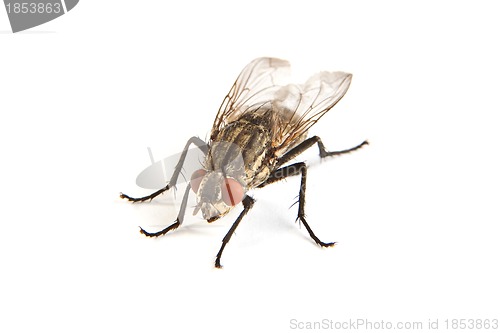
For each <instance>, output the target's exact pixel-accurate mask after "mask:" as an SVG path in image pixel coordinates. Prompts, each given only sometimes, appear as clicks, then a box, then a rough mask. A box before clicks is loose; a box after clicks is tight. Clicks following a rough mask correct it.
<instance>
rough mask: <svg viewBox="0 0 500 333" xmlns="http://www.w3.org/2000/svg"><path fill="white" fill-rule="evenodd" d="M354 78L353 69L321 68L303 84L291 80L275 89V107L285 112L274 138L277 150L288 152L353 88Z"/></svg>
mask: <svg viewBox="0 0 500 333" xmlns="http://www.w3.org/2000/svg"><path fill="white" fill-rule="evenodd" d="M351 78H352V75H351V74H349V73H344V72H321V73H318V74H315V75H313V76H312V77H311V78H310V79H309V80H307V81H306V83H305V84H303V85H294V84H289V85H287V86H283V87H281V89H279V90H278V91H277V92H276V93H275V97H274V99H273V102H272V107H273V110H275V111H276V113H278V114H280V115H281V117H280V123H281V124H280V125H279V126H278V127H277V130H276V132H275V136H274V140H273V142H275V144H276V145H275V148H276V151H277V154H282V153H284V151H286V150H287V149H288V148H289V147H290V145H291V144H292V143H293V142H294V141H296V140H297V139H298V138H300V137H301V136H302V135H304V134H305V133H306V132H307V130H308V129H309V128H310V127H311V126H313V125H314V124H315V123H316V122H317V121H318V120H319V119H320V118H321V117H322V116H323V115H325V113H327V112H328V111H329V110H330V109H331V108H332V107H334V106H335V104H337V103H338V101H339V100H340V99H341V98H342V97H343V96H344V94H345V93H346V92H347V89H349V85H350V83H351ZM290 148H291V147H290Z"/></svg>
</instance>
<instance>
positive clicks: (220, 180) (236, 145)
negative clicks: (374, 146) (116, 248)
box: [120, 58, 368, 268]
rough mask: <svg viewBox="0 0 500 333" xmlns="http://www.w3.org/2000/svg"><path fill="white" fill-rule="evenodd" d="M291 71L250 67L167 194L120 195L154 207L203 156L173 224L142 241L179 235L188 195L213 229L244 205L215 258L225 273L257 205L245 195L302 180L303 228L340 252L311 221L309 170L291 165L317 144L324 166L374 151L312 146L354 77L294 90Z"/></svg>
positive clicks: (285, 66) (332, 76)
mask: <svg viewBox="0 0 500 333" xmlns="http://www.w3.org/2000/svg"><path fill="white" fill-rule="evenodd" d="M289 70H290V65H289V63H288V62H287V61H285V60H281V59H276V58H258V59H255V60H254V61H252V62H251V63H250V64H248V65H247V66H246V67H245V68H244V69H243V71H242V72H241V73H240V75H239V76H238V78H237V79H236V82H235V83H234V84H233V86H232V87H231V89H230V91H229V93H228V94H227V96H226V97H225V98H224V100H223V102H222V104H221V106H220V108H219V111H218V112H217V116H216V117H215V121H214V123H213V126H212V130H211V133H210V138H209V140H208V142H207V143H205V142H204V141H203V140H201V139H199V138H197V137H192V138H191V139H189V140H188V142H187V143H186V145H185V147H184V150H183V153H182V154H181V156H180V158H179V162H178V163H177V165H176V167H175V170H174V172H173V174H172V177H171V178H170V180H169V182H168V183H167V184H166V186H165V187H163V188H161V189H159V190H158V191H156V192H154V193H152V194H150V195H148V196H145V197H142V198H133V197H130V196H128V195H126V194H123V193H122V194H120V197H121V198H124V199H128V200H130V201H133V202H142V201H147V200H152V199H153V198H155V197H156V196H158V195H159V194H161V193H163V192H165V191H168V190H169V189H171V188H173V187H175V185H176V184H177V181H178V177H179V174H180V173H181V170H182V168H183V164H184V161H185V159H186V155H187V151H188V149H189V147H190V146H191V145H192V144H194V145H195V146H197V147H198V148H199V149H200V150H201V151H202V152H203V154H204V156H205V159H204V161H203V164H202V167H201V168H200V169H199V170H196V171H194V172H193V174H192V176H191V180H190V182H189V183H188V185H187V188H186V190H185V193H184V195H183V198H182V203H181V207H180V209H179V214H178V217H177V219H176V220H175V222H174V223H173V224H171V225H169V226H167V227H166V228H164V229H163V230H160V231H158V232H148V231H146V230H144V229H142V228H141V233H142V234H144V235H146V236H148V237H156V236H160V235H163V234H166V233H167V232H169V231H171V230H174V229H176V228H178V227H179V226H180V225H181V224H182V222H183V220H184V215H185V212H186V205H187V200H188V196H189V194H190V190H192V191H193V193H194V194H195V195H196V202H197V204H196V206H195V208H194V214H197V213H198V212H201V214H202V216H203V218H204V219H205V220H207V221H208V222H213V221H215V220H217V219H219V218H220V217H222V216H224V215H225V214H227V213H228V212H229V211H230V210H231V209H232V208H234V207H235V206H236V205H238V204H239V203H242V205H243V210H242V211H241V213H240V214H239V216H238V218H237V219H236V221H235V222H234V223H233V225H232V226H231V228H230V229H229V231H228V232H227V234H226V236H225V237H224V238H223V240H222V246H221V248H220V250H219V252H218V253H217V255H216V259H215V267H217V268H220V267H222V266H221V256H222V252H223V251H224V248H225V247H226V245H227V243H228V242H229V240H230V239H231V236H232V235H233V233H234V231H235V230H236V228H237V227H238V225H239V223H240V222H241V220H242V219H243V217H244V216H245V215H246V214H247V213H248V211H249V210H250V209H251V208H252V207H253V205H254V203H255V200H254V199H253V198H252V197H251V196H250V195H248V194H247V191H248V190H250V189H253V188H262V187H264V186H266V185H269V184H272V183H274V182H276V181H279V180H282V179H284V178H287V177H290V176H295V175H300V176H301V185H300V189H299V196H298V197H299V198H298V214H297V220H298V221H300V223H302V224H303V225H304V226H305V228H306V230H307V232H308V233H309V235H310V237H311V238H312V239H313V240H314V241H315V242H316V243H317V244H318V245H320V246H322V247H331V246H334V245H335V242H331V243H326V242H323V241H321V240H320V239H319V238H318V237H317V236H316V235H315V234H314V232H313V231H312V229H311V227H310V226H309V224H308V223H307V221H306V218H305V212H304V208H305V195H306V178H307V166H306V164H305V163H304V162H297V163H292V164H287V163H288V162H290V161H291V160H292V159H294V158H295V157H296V156H298V155H299V154H301V153H302V152H304V151H305V150H306V149H308V148H310V147H311V146H313V145H315V144H317V145H318V148H319V155H320V157H321V158H325V157H328V156H338V155H342V154H345V153H349V152H352V151H354V150H357V149H359V148H361V147H362V146H364V145H366V144H368V141H363V142H362V143H360V144H359V145H357V146H355V147H352V148H350V149H346V150H341V151H327V150H326V148H325V146H324V145H323V143H322V141H321V139H320V138H319V137H318V136H313V137H310V138H307V132H308V130H309V128H311V126H313V125H314V124H315V123H316V122H317V121H318V120H319V119H320V118H321V117H323V116H324V115H325V114H326V113H327V112H328V111H329V110H330V109H331V108H333V107H334V106H335V104H337V103H338V101H339V100H340V99H341V98H342V97H343V96H344V94H345V93H346V91H347V89H348V88H349V85H350V83H351V78H352V75H351V74H348V73H344V72H320V73H318V74H315V75H313V76H312V77H311V78H309V79H308V80H307V81H306V82H305V83H304V84H301V85H298V84H289V83H288V81H287V77H288V73H289Z"/></svg>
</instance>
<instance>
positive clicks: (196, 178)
mask: <svg viewBox="0 0 500 333" xmlns="http://www.w3.org/2000/svg"><path fill="white" fill-rule="evenodd" d="M206 174H207V172H206V171H205V170H203V169H199V170H196V171H195V172H193V174H192V175H191V189H192V190H193V192H194V193H198V189H199V188H200V184H201V180H202V179H203V177H204V176H205V175H206Z"/></svg>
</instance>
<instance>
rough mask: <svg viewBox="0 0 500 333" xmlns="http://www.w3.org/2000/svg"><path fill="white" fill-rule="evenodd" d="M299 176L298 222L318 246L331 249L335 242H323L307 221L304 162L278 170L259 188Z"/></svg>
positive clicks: (305, 170) (305, 169) (305, 167)
mask: <svg viewBox="0 0 500 333" xmlns="http://www.w3.org/2000/svg"><path fill="white" fill-rule="evenodd" d="M298 174H301V181H300V191H299V211H298V214H297V220H300V222H302V224H304V226H305V227H306V229H307V232H308V233H309V236H311V238H312V239H313V240H314V241H315V242H316V244H318V245H320V246H322V247H330V246H334V245H335V242H332V243H325V242H323V241H321V240H320V239H319V238H318V237H317V236H316V235H315V234H314V232H313V231H312V229H311V227H310V226H309V224H308V223H307V221H306V214H305V204H306V179H307V166H306V164H305V163H304V162H299V163H295V164H291V165H288V166H285V167H283V168H281V169H278V170H276V171H275V172H273V173H272V174H271V175H270V176H269V178H268V179H267V180H266V182H264V183H263V184H261V185H260V186H259V187H264V186H266V185H268V184H272V183H274V182H277V181H279V180H282V179H285V178H287V177H291V176H296V175H298Z"/></svg>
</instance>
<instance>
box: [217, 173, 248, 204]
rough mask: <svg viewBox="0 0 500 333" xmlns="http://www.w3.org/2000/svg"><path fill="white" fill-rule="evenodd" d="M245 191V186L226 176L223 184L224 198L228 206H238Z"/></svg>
mask: <svg viewBox="0 0 500 333" xmlns="http://www.w3.org/2000/svg"><path fill="white" fill-rule="evenodd" d="M244 196H245V193H244V192H243V187H242V186H241V184H240V183H238V181H236V180H234V179H232V178H226V179H225V180H224V183H223V184H222V200H224V202H225V203H226V205H228V206H236V205H237V204H239V203H240V202H241V200H243V197H244Z"/></svg>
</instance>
